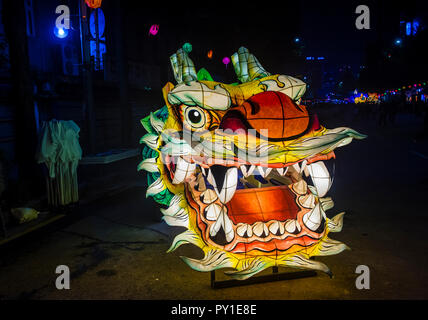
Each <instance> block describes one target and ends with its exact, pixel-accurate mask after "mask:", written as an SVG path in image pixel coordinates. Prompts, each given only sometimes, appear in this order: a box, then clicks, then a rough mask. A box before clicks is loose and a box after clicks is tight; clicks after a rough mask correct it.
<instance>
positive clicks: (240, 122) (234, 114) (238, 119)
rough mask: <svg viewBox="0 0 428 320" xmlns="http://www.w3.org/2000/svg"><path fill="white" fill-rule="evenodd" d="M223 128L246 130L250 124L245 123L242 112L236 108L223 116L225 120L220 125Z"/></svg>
mask: <svg viewBox="0 0 428 320" xmlns="http://www.w3.org/2000/svg"><path fill="white" fill-rule="evenodd" d="M219 128H220V129H222V130H232V131H233V132H235V131H238V130H244V131H245V132H246V131H247V129H248V126H247V125H246V124H245V120H244V119H243V116H242V114H240V112H238V111H236V110H230V111H229V112H228V113H226V115H225V116H224V117H223V120H222V121H221V123H220V126H219Z"/></svg>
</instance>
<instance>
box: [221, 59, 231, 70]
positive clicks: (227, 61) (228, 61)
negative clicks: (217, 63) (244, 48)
mask: <svg viewBox="0 0 428 320" xmlns="http://www.w3.org/2000/svg"><path fill="white" fill-rule="evenodd" d="M222 61H223V63H224V64H225V65H226V68H227V65H228V64H229V63H230V58H229V57H224V58H223V60H222Z"/></svg>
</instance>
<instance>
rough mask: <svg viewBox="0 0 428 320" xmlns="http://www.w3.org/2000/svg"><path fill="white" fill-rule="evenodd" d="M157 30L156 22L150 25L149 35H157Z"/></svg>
mask: <svg viewBox="0 0 428 320" xmlns="http://www.w3.org/2000/svg"><path fill="white" fill-rule="evenodd" d="M158 32H159V25H158V24H153V25H152V26H151V27H150V30H149V35H152V36H155V35H157V33H158Z"/></svg>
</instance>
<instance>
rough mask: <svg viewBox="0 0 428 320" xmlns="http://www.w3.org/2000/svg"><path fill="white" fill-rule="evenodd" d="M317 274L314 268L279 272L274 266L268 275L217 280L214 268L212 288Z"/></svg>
mask: <svg viewBox="0 0 428 320" xmlns="http://www.w3.org/2000/svg"><path fill="white" fill-rule="evenodd" d="M316 275H317V272H316V271H313V270H305V271H293V272H281V273H278V267H272V274H267V275H263V276H258V277H251V278H249V279H246V280H234V279H232V280H222V281H216V280H215V270H213V271H211V288H213V289H221V288H230V287H239V286H246V285H249V284H256V283H264V282H272V281H282V280H293V279H300V278H308V277H315V276H316Z"/></svg>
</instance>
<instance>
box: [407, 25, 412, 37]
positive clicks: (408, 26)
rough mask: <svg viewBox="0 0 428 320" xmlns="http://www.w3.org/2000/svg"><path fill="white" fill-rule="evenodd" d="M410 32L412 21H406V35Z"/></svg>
mask: <svg viewBox="0 0 428 320" xmlns="http://www.w3.org/2000/svg"><path fill="white" fill-rule="evenodd" d="M411 33H412V23H411V22H407V23H406V36H410V34H411Z"/></svg>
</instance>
